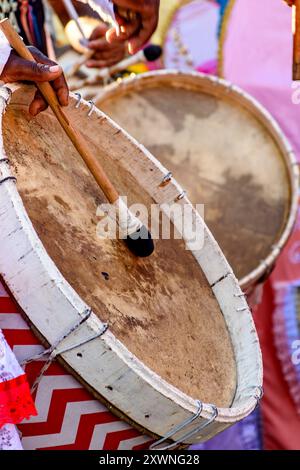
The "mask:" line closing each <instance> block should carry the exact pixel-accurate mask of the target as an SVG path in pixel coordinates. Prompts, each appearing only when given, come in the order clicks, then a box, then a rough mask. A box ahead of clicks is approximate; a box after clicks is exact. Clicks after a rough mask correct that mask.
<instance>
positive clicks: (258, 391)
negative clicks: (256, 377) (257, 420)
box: [246, 385, 264, 407]
mask: <svg viewBox="0 0 300 470" xmlns="http://www.w3.org/2000/svg"><path fill="white" fill-rule="evenodd" d="M249 389H250V390H253V389H254V390H255V392H256V393H255V394H254V395H253V397H254V398H255V400H256V407H257V406H258V405H259V402H260V400H261V399H262V397H263V396H264V389H263V387H262V386H261V385H253V386H251V387H249ZM246 390H247V389H246ZM251 396H252V395H251Z"/></svg>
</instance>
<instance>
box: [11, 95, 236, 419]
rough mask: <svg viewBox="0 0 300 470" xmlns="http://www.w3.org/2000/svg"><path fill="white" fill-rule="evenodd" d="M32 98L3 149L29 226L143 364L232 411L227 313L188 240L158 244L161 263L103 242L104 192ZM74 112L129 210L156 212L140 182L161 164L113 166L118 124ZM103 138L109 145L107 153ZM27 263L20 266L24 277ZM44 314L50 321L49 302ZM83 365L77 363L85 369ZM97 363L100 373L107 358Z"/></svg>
mask: <svg viewBox="0 0 300 470" xmlns="http://www.w3.org/2000/svg"><path fill="white" fill-rule="evenodd" d="M31 97H32V90H31V91H30V93H29V92H27V91H26V89H25V91H24V89H22V90H18V91H16V92H15V93H14V94H13V98H12V101H11V103H10V104H9V106H8V107H7V110H6V113H5V115H4V117H3V126H2V132H3V139H4V148H5V152H6V154H7V156H8V157H9V158H10V161H11V165H12V169H13V173H14V174H15V175H16V177H17V188H18V191H19V193H20V195H21V197H22V201H23V203H24V206H25V208H26V211H27V213H28V215H29V218H30V221H31V222H32V224H33V227H34V229H35V230H36V232H37V234H38V236H39V238H40V240H41V241H42V243H43V245H44V247H45V248H46V250H47V252H48V254H49V255H50V257H51V258H52V260H53V261H54V263H55V265H56V266H57V267H58V269H59V270H60V272H61V273H62V274H63V276H64V278H65V279H66V280H67V281H68V282H69V283H70V284H71V286H72V287H73V288H74V290H75V291H76V292H77V294H79V295H80V297H81V298H82V299H83V300H84V301H85V302H87V304H88V305H89V306H91V307H92V309H93V311H94V313H95V314H96V315H97V316H98V317H99V318H100V319H101V320H102V321H108V323H109V329H110V331H111V332H112V333H114V334H115V336H116V337H117V338H118V339H119V340H120V341H121V342H122V343H123V344H124V345H125V346H126V347H127V348H128V350H129V351H130V352H131V353H133V354H135V355H136V356H137V358H138V359H139V360H140V361H142V363H143V364H144V365H146V366H148V367H149V368H150V369H152V370H153V371H154V372H156V373H157V374H158V375H159V376H160V377H161V378H163V379H164V380H165V381H166V382H168V383H169V384H171V385H173V386H175V387H177V388H178V389H180V390H181V391H183V392H185V393H186V394H187V395H190V396H192V397H194V398H200V399H201V400H203V401H207V402H209V403H215V404H217V405H219V406H223V407H226V406H229V405H230V404H231V403H232V400H233V398H234V395H235V390H236V359H235V355H234V352H233V347H232V342H231V338H230V335H229V332H228V330H227V326H226V322H225V320H224V317H223V314H222V312H221V309H220V306H219V304H218V302H217V300H216V297H215V296H214V294H213V291H212V288H211V286H210V285H209V283H208V281H207V280H206V277H205V276H204V274H203V271H202V269H201V267H200V265H199V263H198V262H197V261H196V259H195V257H194V256H193V254H192V253H191V252H190V251H188V250H187V249H186V247H185V243H184V241H183V240H157V241H156V243H155V252H154V254H153V255H152V256H151V257H149V258H147V259H138V258H136V257H134V256H133V255H132V254H131V253H130V252H129V251H128V249H127V248H126V246H125V245H124V243H123V242H122V241H117V240H103V239H99V238H98V237H97V236H96V225H97V223H98V222H99V218H97V216H96V209H97V205H99V204H100V203H102V202H105V199H104V197H103V195H102V192H101V190H99V188H98V187H97V185H96V183H95V181H94V179H93V178H92V176H91V175H90V174H89V172H88V171H87V169H86V167H85V165H84V163H83V162H82V160H81V159H80V157H79V156H78V154H77V152H76V151H75V150H74V148H73V146H72V144H71V143H70V142H69V140H68V139H67V138H66V136H65V135H64V133H63V131H62V129H61V128H60V126H59V124H58V122H57V121H56V119H55V118H54V117H53V115H52V113H51V111H49V110H48V111H46V112H43V113H42V114H41V115H39V116H38V117H37V118H32V117H30V116H29V114H28V103H29V102H30V99H31ZM151 100H152V98H151ZM134 102H136V98H134ZM142 102H143V103H145V98H143V99H142ZM75 105H76V100H75V99H72V100H71V102H70V105H69V107H68V110H67V112H68V116H69V117H70V118H71V119H72V120H73V122H74V123H75V125H76V126H79V128H80V129H81V131H82V133H83V135H84V137H85V139H86V141H87V142H88V144H89V146H90V148H91V150H92V151H93V152H94V153H95V155H96V156H98V157H99V158H100V159H101V163H102V164H103V166H104V167H105V169H106V171H107V173H108V174H109V176H110V178H111V179H112V180H113V181H114V183H115V185H116V187H117V188H118V189H119V191H120V193H121V194H122V195H127V196H128V198H129V204H131V203H133V202H139V203H144V204H145V205H146V206H147V207H149V206H150V204H151V203H152V202H153V199H152V197H151V196H150V195H149V192H147V191H145V190H144V188H143V185H142V183H141V182H140V179H139V174H140V175H141V178H142V177H143V172H145V171H148V172H149V178H151V175H152V174H154V173H153V172H155V165H154V164H152V163H151V165H150V166H149V164H148V167H147V166H145V165H144V166H143V168H141V165H140V164H139V163H137V164H136V170H135V172H134V173H135V174H136V176H135V177H134V176H133V175H132V174H130V173H129V172H128V171H126V170H125V167H124V165H122V164H120V163H118V160H117V158H114V159H112V158H110V154H109V152H113V153H114V154H115V155H116V154H117V152H119V155H120V156H122V157H124V158H126V155H124V152H128V149H127V150H126V146H125V145H124V137H122V135H120V131H118V129H114V132H113V133H112V132H111V130H109V132H108V131H106V133H105V129H106V128H108V129H110V128H111V124H109V123H108V124H105V125H104V124H103V122H106V121H105V120H104V118H103V116H102V115H100V114H99V116H98V115H97V113H95V114H94V117H92V118H88V117H87V114H88V109H86V107H85V106H86V105H83V106H84V107H83V110H81V109H77V108H76V106H75ZM214 107H215V104H214V102H213V104H210V103H208V104H206V108H207V111H205V110H204V109H203V111H202V113H204V114H208V113H209V112H212V110H213V109H214ZM167 112H168V110H167V108H166V109H165V113H167ZM89 119H90V120H89ZM137 122H141V120H140V118H139V119H137ZM178 125H179V127H180V124H179V123H178ZM105 126H106V127H105ZM109 126H110V127H109ZM103 129H104V130H103ZM97 130H98V131H97ZM126 138H127V137H126ZM103 139H108V141H107V142H106V144H107V145H106V148H107V149H108V150H107V153H106V154H104V153H103ZM121 139H122V140H121ZM99 142H102V144H101V145H102V146H100V145H99ZM126 145H128V144H126ZM137 149H138V147H137V144H135V143H132V144H131V153H132V152H136V156H137V162H138V161H139V160H138V156H139V155H140V154H141V151H139V152H140V153H139V152H138V150H137ZM131 157H132V155H131ZM145 161H147V160H145ZM26 256H27V255H24V258H22V265H24V269H25V271H26V259H27V258H26ZM219 256H220V255H219ZM24 276H25V274H24ZM37 276H39V273H38V272H37ZM25 278H26V276H25ZM45 302H46V300H45ZM227 303H228V302H227ZM40 315H41V316H43V315H46V316H47V315H48V313H47V304H46V303H45V305H44V309H41V312H40ZM59 315H63V312H61V313H60V305H59V304H58V305H57V314H56V318H57V321H58V324H59ZM49 321H53V316H52V317H51V318H49ZM83 356H84V354H83ZM83 360H84V359H80V358H77V361H78V362H79V361H83ZM93 360H94V361H98V362H97V364H98V363H99V367H100V366H101V361H103V360H104V359H103V358H102V357H99V358H93ZM89 367H90V365H87V368H88V369H89ZM91 375H92V371H91ZM129 376H130V374H129ZM129 376H128V377H127V376H126V377H127V378H128V382H126V383H127V386H126V387H125V389H122V386H121V385H120V390H119V393H120V394H122V393H123V394H124V397H125V396H126V394H128V393H129V391H128V387H130V380H129V379H130V377H129ZM100 379H101V377H95V380H96V381H98V380H100ZM123 379H124V380H125V379H126V378H122V380H123ZM106 380H107V379H106ZM109 380H112V378H110V379H109ZM122 380H121V378H120V381H122ZM126 380H127V379H126ZM120 383H121V382H120ZM102 385H103V384H102ZM107 385H109V382H107ZM115 388H116V386H115V385H114V386H113V387H111V390H110V389H108V388H107V389H105V393H106V394H107V395H109V394H110V393H117V392H116V391H115ZM106 398H107V397H106ZM121 411H124V410H121ZM149 411H150V410H149ZM124 412H125V414H126V410H125V411H124Z"/></svg>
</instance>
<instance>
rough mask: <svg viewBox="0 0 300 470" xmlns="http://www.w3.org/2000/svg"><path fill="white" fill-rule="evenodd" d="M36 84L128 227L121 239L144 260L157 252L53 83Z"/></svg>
mask: <svg viewBox="0 0 300 470" xmlns="http://www.w3.org/2000/svg"><path fill="white" fill-rule="evenodd" d="M0 29H1V30H2V32H3V33H4V35H5V36H6V38H7V40H8V42H9V43H10V45H11V47H12V48H14V50H15V52H17V53H18V54H19V56H20V57H22V59H25V60H27V61H29V62H32V63H35V59H34V57H33V55H32V54H31V52H30V50H29V49H28V48H27V47H26V46H25V44H24V43H23V41H22V39H21V38H20V36H19V35H18V33H17V32H16V31H15V30H14V28H13V27H12V25H11V24H10V22H9V20H8V19H4V20H2V21H0ZM36 85H37V87H38V89H39V90H40V92H41V93H42V95H43V97H44V98H45V100H46V101H47V103H48V104H49V106H50V107H51V109H52V111H53V113H54V115H55V117H56V118H57V120H58V121H59V123H60V124H61V126H62V128H63V129H64V131H65V133H66V134H67V136H68V137H69V139H70V141H71V142H72V144H73V145H74V147H75V148H76V150H77V151H78V153H79V155H80V156H81V158H82V159H83V161H84V162H85V164H86V166H87V167H88V169H89V171H90V172H91V174H92V175H93V177H94V179H95V180H96V182H97V184H98V186H99V187H100V188H101V190H102V191H103V193H104V194H105V196H106V197H107V199H108V201H109V202H110V203H111V204H113V205H115V206H117V208H118V209H119V220H118V222H119V227H120V228H121V229H123V231H124V225H126V227H125V228H126V232H125V234H124V235H123V237H122V238H124V241H125V243H126V244H127V246H128V248H129V249H130V250H131V251H132V253H133V254H135V255H136V256H140V257H145V256H149V255H151V254H152V252H153V250H154V244H153V240H152V238H151V234H150V233H149V232H148V230H147V228H146V227H145V226H144V225H143V224H142V223H141V222H140V221H139V220H138V219H137V218H136V217H135V216H134V215H133V214H131V212H130V211H129V210H128V208H127V206H126V205H125V204H124V202H123V201H122V199H121V198H120V195H119V193H118V191H117V190H116V188H115V187H114V185H113V183H112V182H111V181H110V179H109V178H108V176H107V175H106V173H105V171H104V169H103V168H102V165H101V163H100V161H99V160H98V159H97V158H96V157H95V156H94V155H93V153H92V152H91V150H90V148H89V146H88V144H87V143H86V142H85V139H84V137H83V136H82V135H81V133H80V132H79V131H78V130H77V129H75V127H73V125H72V123H71V122H70V120H69V119H68V117H67V115H66V114H65V112H64V111H63V109H62V108H61V106H60V103H59V101H58V98H57V96H56V94H55V92H54V90H53V88H52V87H51V85H50V83H48V82H40V83H36ZM124 219H125V221H124ZM124 222H125V223H126V224H125V223H124Z"/></svg>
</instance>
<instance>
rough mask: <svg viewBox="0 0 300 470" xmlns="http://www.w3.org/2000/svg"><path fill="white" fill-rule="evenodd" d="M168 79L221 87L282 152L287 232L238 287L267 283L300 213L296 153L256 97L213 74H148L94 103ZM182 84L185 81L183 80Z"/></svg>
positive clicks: (132, 78)
mask: <svg viewBox="0 0 300 470" xmlns="http://www.w3.org/2000/svg"><path fill="white" fill-rule="evenodd" d="M168 77H171V78H176V77H177V78H178V77H180V80H183V79H184V78H187V79H189V78H195V79H200V80H201V82H202V83H203V82H206V83H209V84H210V85H211V86H215V87H219V88H220V89H221V90H223V91H224V92H226V96H228V97H229V98H233V100H234V99H235V100H236V101H238V103H239V104H240V105H241V106H245V107H246V109H247V110H248V111H249V112H250V113H251V114H254V116H255V118H256V119H257V120H258V121H259V122H260V124H261V125H263V126H264V127H265V128H266V130H267V131H268V132H269V134H270V135H271V136H272V138H273V139H274V141H275V143H276V145H277V146H278V148H279V150H280V154H281V156H282V159H283V161H284V164H285V167H286V170H287V174H288V177H289V183H290V197H291V199H290V207H289V213H288V215H287V219H286V223H285V225H284V229H283V230H282V233H281V235H280V238H279V239H278V241H277V243H275V244H274V245H273V247H272V250H271V252H270V254H269V255H268V256H267V257H266V258H264V259H263V260H261V262H260V263H259V265H258V266H257V267H256V268H255V269H253V270H252V271H250V272H249V273H248V274H247V275H246V276H244V277H242V278H241V279H239V284H240V286H241V288H242V289H248V288H249V287H251V286H253V285H255V284H256V283H258V284H259V283H260V282H263V281H261V279H263V280H264V278H265V276H266V275H267V274H268V273H270V272H271V271H272V268H273V266H274V265H275V263H276V260H277V258H278V256H279V254H280V253H281V251H282V250H283V248H284V247H285V245H286V243H287V241H288V239H289V237H290V236H291V233H292V229H293V227H294V225H295V223H296V218H297V213H298V188H299V180H300V173H299V163H298V162H297V159H296V156H295V153H294V150H293V148H292V146H291V144H290V143H289V141H288V139H287V137H286V135H285V134H284V132H283V131H282V129H281V128H280V126H279V124H278V122H277V121H276V119H275V118H274V117H273V116H272V115H271V114H270V112H269V111H267V109H266V108H265V107H264V106H263V105H262V104H261V103H260V102H259V101H258V100H257V99H256V98H254V97H253V96H251V95H250V94H249V93H248V92H245V91H244V90H242V88H240V87H239V86H237V85H234V84H233V83H231V82H230V81H228V80H225V79H223V78H219V77H216V76H214V75H208V74H204V73H201V72H196V71H191V72H190V71H189V72H184V71H179V70H173V69H164V70H156V71H150V72H145V73H141V74H138V75H135V76H130V77H126V78H124V79H123V80H122V81H119V82H114V83H112V84H109V85H108V86H107V87H105V88H104V89H103V90H102V91H101V92H100V93H99V94H98V95H97V96H96V97H95V100H94V101H95V103H96V105H97V106H98V105H99V106H101V102H102V101H104V100H106V99H109V98H110V97H111V96H114V94H115V92H116V91H117V90H118V91H119V92H120V94H121V93H122V92H123V91H125V90H126V89H127V88H130V87H134V86H135V85H136V84H138V83H139V82H142V81H143V80H150V79H151V78H161V79H167V78H168ZM181 83H184V82H183V81H182V82H181Z"/></svg>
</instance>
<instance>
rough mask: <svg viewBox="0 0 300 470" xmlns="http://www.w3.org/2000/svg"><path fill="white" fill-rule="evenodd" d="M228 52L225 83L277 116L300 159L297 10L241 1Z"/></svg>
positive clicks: (269, 0) (276, 0)
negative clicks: (294, 22) (294, 20)
mask: <svg viewBox="0 0 300 470" xmlns="http://www.w3.org/2000/svg"><path fill="white" fill-rule="evenodd" d="M223 52H224V65H223V72H224V76H225V78H227V79H229V80H230V81H232V82H234V83H236V84H238V85H240V86H241V87H242V88H244V89H245V90H247V91H248V92H250V93H251V94H252V95H254V96H255V97H256V98H257V99H258V100H259V101H261V103H263V104H264V105H265V107H266V108H267V109H268V110H269V111H271V113H272V114H273V115H274V116H275V117H276V118H277V120H278V121H279V123H280V125H281V127H282V128H283V130H284V132H285V133H286V135H287V137H288V138H289V139H290V141H291V142H292V144H293V146H294V148H295V150H296V151H297V154H298V158H300V138H299V122H300V121H299V118H300V105H296V104H293V102H292V94H293V92H294V93H295V90H293V89H292V78H291V73H292V33H291V8H289V7H287V6H286V5H285V4H284V3H283V2H282V1H281V0H263V1H262V0H251V1H249V0H236V1H235V4H234V7H233V10H232V13H231V16H230V20H229V24H228V27H227V34H226V39H225V43H224V50H223ZM298 94H299V93H298Z"/></svg>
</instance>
